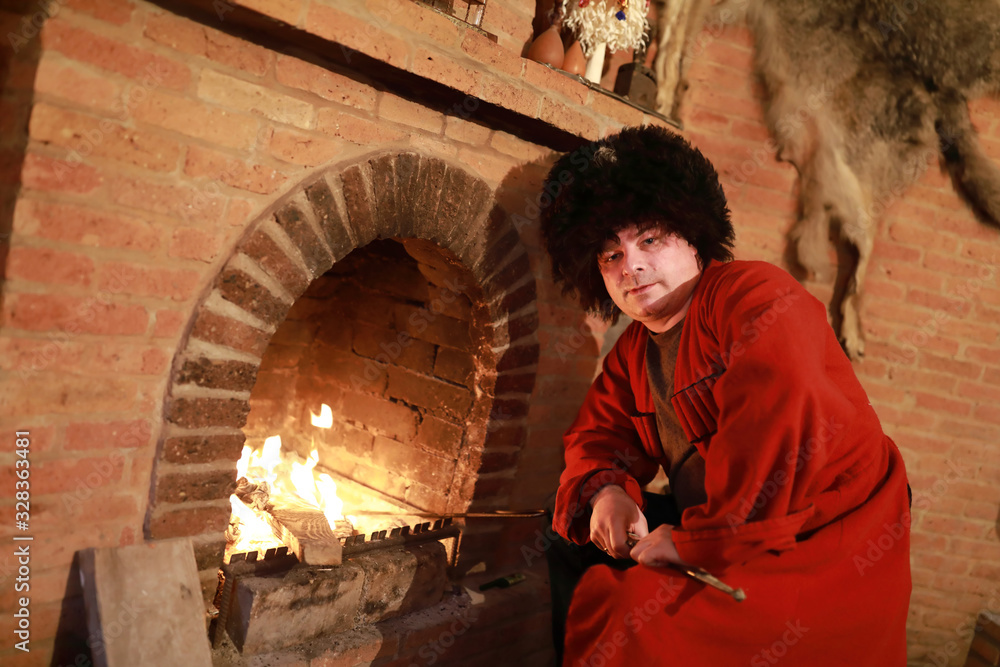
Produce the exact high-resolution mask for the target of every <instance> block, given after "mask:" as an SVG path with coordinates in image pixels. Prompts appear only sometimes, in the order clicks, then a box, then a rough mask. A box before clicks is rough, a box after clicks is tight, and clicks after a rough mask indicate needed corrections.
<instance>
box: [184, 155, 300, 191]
mask: <svg viewBox="0 0 1000 667" xmlns="http://www.w3.org/2000/svg"><path fill="white" fill-rule="evenodd" d="M184 173H185V174H187V175H188V176H191V177H192V178H209V179H211V180H216V181H221V182H223V183H225V184H226V185H231V186H232V187H234V188H239V189H240V190H248V191H250V192H256V193H257V194H262V195H266V194H270V193H272V192H274V191H275V190H277V189H278V187H280V186H281V184H282V183H284V182H285V176H284V174H281V173H280V172H278V171H276V170H274V169H272V168H270V167H266V166H264V165H262V164H260V163H247V162H244V161H242V160H237V159H234V158H232V157H230V156H228V155H226V154H224V153H220V152H218V151H213V150H209V149H207V148H201V147H200V146H191V147H190V148H188V154H187V160H186V162H185V164H184Z"/></svg>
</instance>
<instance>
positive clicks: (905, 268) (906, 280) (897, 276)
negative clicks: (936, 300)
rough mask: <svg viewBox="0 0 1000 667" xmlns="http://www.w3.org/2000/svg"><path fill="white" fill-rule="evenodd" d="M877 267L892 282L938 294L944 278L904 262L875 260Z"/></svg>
mask: <svg viewBox="0 0 1000 667" xmlns="http://www.w3.org/2000/svg"><path fill="white" fill-rule="evenodd" d="M875 261H876V262H877V266H878V267H879V268H880V269H881V270H882V271H883V272H884V273H885V274H886V275H887V276H889V277H890V278H891V279H892V280H895V281H898V282H900V283H903V284H905V285H915V286H918V287H923V288H924V289H927V290H930V291H932V292H940V291H941V288H942V286H943V282H944V278H943V276H941V275H940V274H937V273H932V272H930V271H927V270H926V269H922V268H920V267H919V266H914V265H913V264H908V263H905V262H893V261H890V260H881V259H879V258H877V257H876V258H875Z"/></svg>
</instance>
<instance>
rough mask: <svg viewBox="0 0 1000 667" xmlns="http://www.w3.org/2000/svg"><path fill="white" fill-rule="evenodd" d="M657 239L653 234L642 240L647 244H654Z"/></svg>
mask: <svg viewBox="0 0 1000 667" xmlns="http://www.w3.org/2000/svg"><path fill="white" fill-rule="evenodd" d="M655 241H656V239H655V238H654V237H652V236H648V237H646V238H644V239H643V240H642V242H643V243H645V244H646V245H653V243H654V242H655Z"/></svg>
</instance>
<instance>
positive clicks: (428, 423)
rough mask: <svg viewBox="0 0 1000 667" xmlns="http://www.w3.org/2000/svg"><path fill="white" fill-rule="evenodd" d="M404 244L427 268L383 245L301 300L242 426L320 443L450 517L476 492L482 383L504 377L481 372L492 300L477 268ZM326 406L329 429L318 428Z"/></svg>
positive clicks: (391, 491) (295, 442)
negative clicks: (479, 332) (473, 445)
mask: <svg viewBox="0 0 1000 667" xmlns="http://www.w3.org/2000/svg"><path fill="white" fill-rule="evenodd" d="M404 243H406V244H407V245H411V246H415V250H414V252H415V254H417V255H418V256H420V257H421V258H422V259H423V260H424V261H423V262H420V261H418V260H417V259H415V258H413V257H411V256H410V255H409V254H407V252H406V250H405V248H404V245H403V244H401V243H398V242H396V241H391V240H387V241H376V242H374V243H371V244H369V245H367V246H365V247H364V248H361V249H358V250H355V251H353V252H352V253H350V254H349V255H348V256H347V257H345V258H344V259H342V260H341V261H339V262H337V263H336V264H335V265H334V267H333V268H332V269H331V270H330V271H329V272H327V273H326V274H324V275H323V276H321V277H320V278H317V279H316V280H315V281H313V283H312V284H311V285H310V287H309V289H308V290H307V291H306V292H305V293H304V294H303V295H302V296H301V297H299V299H298V300H297V301H296V302H295V304H294V305H293V306H292V308H291V309H290V310H289V312H288V316H287V317H286V319H285V321H284V322H283V323H282V324H281V326H279V327H278V329H277V330H276V331H275V334H274V336H273V337H272V338H271V341H270V344H269V345H268V348H267V350H266V351H265V353H264V356H263V357H262V360H261V367H260V372H259V373H258V374H257V382H256V384H255V385H254V389H253V391H252V393H251V396H250V407H251V409H250V414H249V416H248V420H247V425H246V426H245V427H244V429H243V430H244V432H245V433H246V434H247V442H248V444H250V445H251V446H253V447H255V448H256V447H260V446H261V445H262V444H263V440H264V438H267V437H269V436H272V435H281V437H282V445H283V448H284V447H288V448H291V449H292V450H293V451H297V452H298V453H299V454H300V455H302V456H303V457H307V456H309V453H310V451H311V450H312V449H314V448H316V449H318V454H319V461H320V463H321V464H322V465H325V466H327V467H329V468H331V469H333V470H335V471H337V472H339V473H342V474H343V475H344V476H346V477H348V478H350V479H353V480H356V481H358V482H361V483H363V484H365V485H367V486H369V487H372V488H374V489H376V490H378V491H381V492H383V493H385V494H387V495H388V496H390V497H392V498H396V499H398V500H402V501H405V502H408V503H410V504H414V505H416V506H418V507H421V508H424V509H427V510H431V511H439V512H444V511H448V509H449V508H450V507H462V508H464V507H466V506H467V505H468V503H469V501H471V499H472V498H471V497H466V498H462V497H452V492H453V491H461V490H462V489H463V488H464V486H465V485H464V484H463V481H464V480H462V479H456V474H457V473H458V472H459V469H458V462H459V459H460V458H462V457H466V458H472V459H474V460H475V462H476V463H478V461H479V459H480V456H479V453H478V452H467V451H464V450H465V447H464V445H465V441H464V437H463V436H464V433H465V428H466V423H467V422H468V420H469V419H470V412H471V411H472V406H473V401H474V398H475V394H474V393H473V391H472V388H473V387H475V386H477V384H478V385H480V386H483V385H485V386H486V387H487V388H489V387H492V386H493V383H494V382H495V378H494V377H486V378H477V377H476V375H477V373H476V367H475V359H476V351H477V350H476V349H475V346H474V344H473V341H474V340H475V338H476V337H474V336H473V335H472V334H471V333H470V330H471V328H472V326H473V325H472V313H473V308H472V303H473V300H475V301H477V302H478V301H479V300H480V299H481V298H482V297H481V295H480V294H479V290H478V289H477V288H476V287H475V284H474V281H473V278H472V276H471V274H470V273H469V271H468V270H466V269H464V268H463V267H462V266H461V265H459V264H453V263H452V262H449V261H447V260H446V258H445V257H444V255H443V253H441V252H440V251H439V250H437V246H435V245H434V244H431V243H423V244H414V242H412V241H405V242H404ZM453 261H457V260H453ZM428 278H430V280H433V281H434V282H431V281H430V280H429V279H428ZM480 391H482V390H480ZM323 404H326V405H328V406H330V408H331V410H332V413H333V419H334V426H333V427H332V428H331V429H329V430H327V429H320V428H316V427H314V426H312V424H311V415H312V414H316V415H318V414H320V412H321V406H322V405H323ZM475 465H476V464H473V468H472V472H475V470H476V468H475ZM468 467H469V466H467V465H463V466H462V467H461V472H462V473H463V474H467V473H468ZM455 495H456V496H458V494H457V493H456V494H455ZM344 511H345V513H347V514H351V511H350V508H345V510H344Z"/></svg>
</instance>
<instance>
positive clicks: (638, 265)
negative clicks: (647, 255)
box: [622, 250, 645, 276]
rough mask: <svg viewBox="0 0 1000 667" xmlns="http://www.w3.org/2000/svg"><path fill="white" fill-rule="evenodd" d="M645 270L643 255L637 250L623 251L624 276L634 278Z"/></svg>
mask: <svg viewBox="0 0 1000 667" xmlns="http://www.w3.org/2000/svg"><path fill="white" fill-rule="evenodd" d="M644 269H645V264H644V262H643V258H642V254H641V253H639V252H636V251H635V250H623V251H622V275H626V276H634V275H636V273H638V272H639V271H642V270H644Z"/></svg>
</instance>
